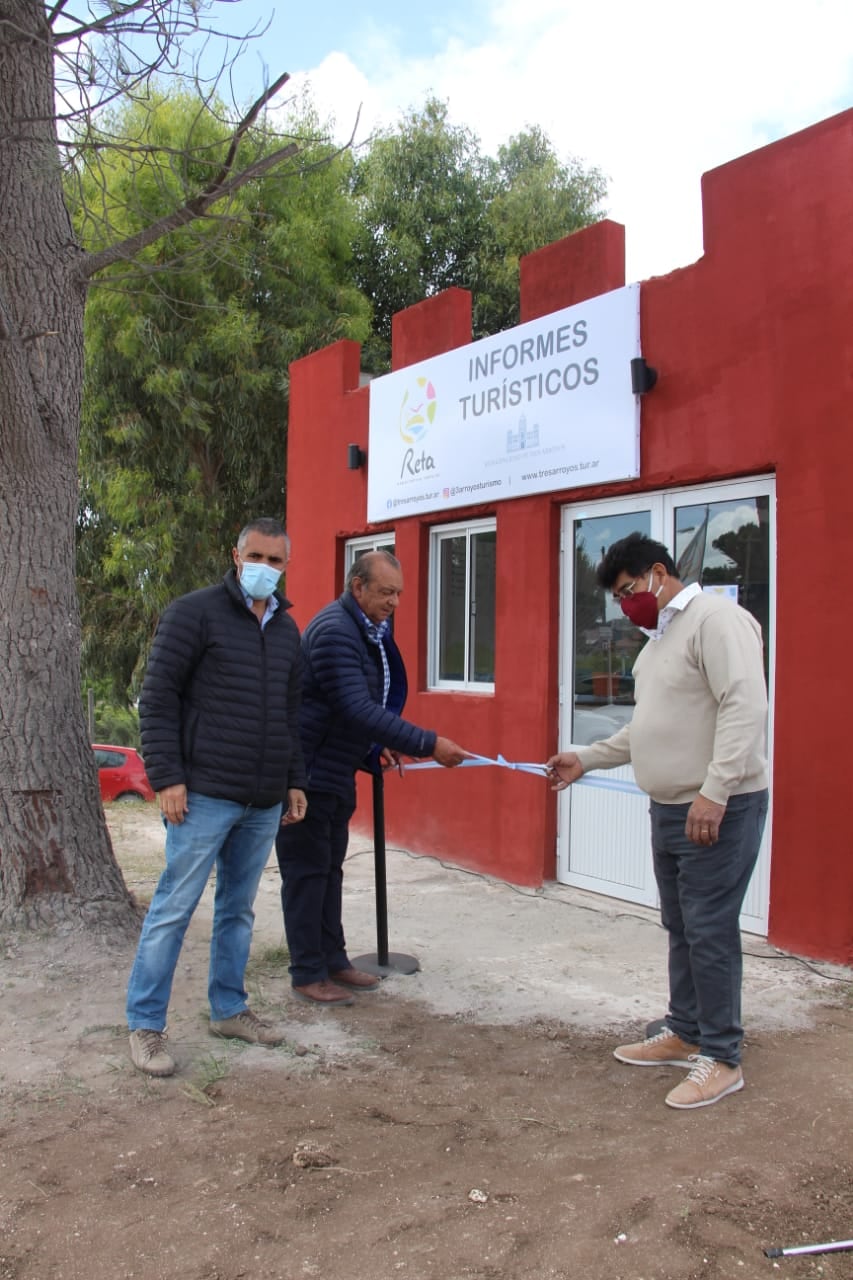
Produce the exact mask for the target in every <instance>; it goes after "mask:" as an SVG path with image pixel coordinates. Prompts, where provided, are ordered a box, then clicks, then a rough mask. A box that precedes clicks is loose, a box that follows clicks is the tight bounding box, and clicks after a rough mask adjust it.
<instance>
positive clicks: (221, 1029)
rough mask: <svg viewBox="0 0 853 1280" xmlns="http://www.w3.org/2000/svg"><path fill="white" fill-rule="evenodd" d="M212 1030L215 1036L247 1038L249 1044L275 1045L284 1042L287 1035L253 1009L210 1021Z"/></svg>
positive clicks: (237, 1038)
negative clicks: (221, 1019) (222, 1019)
mask: <svg viewBox="0 0 853 1280" xmlns="http://www.w3.org/2000/svg"><path fill="white" fill-rule="evenodd" d="M210 1030H211V1031H212V1032H213V1034H214V1035H215V1036H223V1037H226V1038H228V1039H231V1040H247V1041H248V1042H249V1044H266V1045H270V1046H271V1047H274V1046H275V1045H277V1044H283V1043H284V1040H285V1037H284V1036H283V1035H282V1033H281V1032H280V1031H276V1029H275V1027H274V1026H273V1025H272V1023H271V1022H265V1021H264V1019H263V1018H259V1017H258V1015H257V1014H256V1013H254V1012H253V1011H252V1010H251V1009H244V1010H243V1011H242V1013H235V1014H234V1017H233V1018H225V1019H224V1021H222V1022H214V1021H213V1019H211V1021H210Z"/></svg>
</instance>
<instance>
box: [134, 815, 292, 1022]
mask: <svg viewBox="0 0 853 1280" xmlns="http://www.w3.org/2000/svg"><path fill="white" fill-rule="evenodd" d="M187 807H188V809H189V812H188V813H187V815H186V817H185V818H184V821H183V822H182V823H179V824H175V823H172V822H169V823H166V869H165V871H164V872H163V874H162V875H161V876H160V880H159V882H158V884H157V888H156V890H155V892H154V897H153V898H152V899H151V906H150V907H149V908H148V914H147V915H146V917H145V923H144V924H143V926H142V933H141V935H140V938H139V946H138V948H137V951H136V959H135V960H134V962H133V969H132V970H131V973H130V982H129V983H128V988H127V1023H128V1026H129V1027H130V1030H131V1031H136V1030H138V1029H139V1028H141V1027H145V1028H147V1029H149V1030H151V1031H162V1030H163V1029H164V1028H165V1026H166V1010H167V1009H168V1006H169V996H170V994H171V991H172V979H173V977H174V974H175V967H176V965H177V963H178V956H179V955H180V951H181V945H182V944H183V941H184V934H185V933H186V931H187V926H188V924H189V922H190V919H191V917H192V914H193V912H194V911H195V909H196V907H197V906H198V901H199V898H200V897H201V895H202V893H203V892H204V887H205V885H206V884H207V881H208V878H209V876H210V873H211V871H212V870H213V867H214V865H215V866H216V893H215V895H214V900H213V930H212V933H211V937H210V972H209V978H208V988H207V994H208V999H209V1001H210V1013H211V1017H212V1018H213V1019H214V1020H215V1021H217V1022H220V1021H224V1020H225V1019H226V1018H233V1017H234V1016H235V1015H236V1014H238V1013H242V1011H243V1010H244V1009H245V1008H246V1002H247V996H246V992H245V989H244V987H243V977H244V974H245V972H246V962H247V961H248V959H249V948H250V946H251V943H252V925H253V924H254V920H255V913H254V911H253V909H252V906H253V903H254V901H255V895H256V894H257V892H258V884H259V883H260V879H261V873H262V872H263V869H264V867H265V866H266V863H267V858H268V857H269V854H270V850H271V848H272V843H273V840H274V839H275V834H276V832H277V831H278V827H279V823H280V821H281V805H280V804H276V805H273V806H272V807H271V808H268V809H253V808H252V807H251V806H250V805H242V804H234V803H233V802H232V801H230V800H215V799H213V798H212V797H211V796H203V795H200V794H199V793H198V792H197V791H191V792H189V794H188V796H187Z"/></svg>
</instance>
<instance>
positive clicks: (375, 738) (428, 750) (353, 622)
mask: <svg viewBox="0 0 853 1280" xmlns="http://www.w3.org/2000/svg"><path fill="white" fill-rule="evenodd" d="M384 643H385V652H386V654H387V656H388V665H389V668H390V672H391V693H390V694H389V701H388V706H387V707H383V705H382V685H383V675H382V658H381V656H380V653H379V650H378V648H377V646H376V645H375V644H371V643H370V641H369V640H368V638H367V634H366V632H365V628H364V621H363V619H362V616H361V610H360V609H359V607H358V605H357V604H356V602H355V600H354V599H353V596H352V595H351V593H350V592H349V591H345V592H344V594H343V595H342V596H340V597H339V598H338V599H337V600H335V601H334V602H333V603H332V604H329V605H326V608H325V609H321V610H320V612H319V613H318V614H317V615H316V617H314V618H312V620H311V621H310V622H309V623H308V626H307V627H306V628H305V632H304V634H303V637H302V653H303V657H304V660H305V661H304V668H303V675H304V685H303V690H302V716H301V724H302V747H303V750H304V752H305V767H306V770H307V773H308V788H309V790H310V791H330V792H332V793H333V794H334V795H338V796H342V797H343V798H344V799H349V800H351V799H352V798H353V796H354V791H355V781H354V776H355V771H356V769H358V768H368V769H370V768H371V761H370V759H369V756H370V749H371V746H372V745H374V744H375V745H378V746H380V747H391V748H392V749H393V750H395V751H399V752H401V753H402V754H404V755H407V756H431V755H432V753H433V751H434V750H435V737H436V735H435V734H434V733H433V732H432V730H431V729H419V728H418V727H417V725H414V724H410V723H409V721H408V720H403V719H401V717H400V716H399V715H398V714H397V712H400V711H402V710H403V706H404V705H405V701H406V691H407V689H406V672H405V668H404V666H403V659H402V658H401V657H400V651H399V649H398V648H397V646H396V644H395V643H394V640H393V638H392V637H391V636H386V637H385V642H384ZM374 760H375V756H374Z"/></svg>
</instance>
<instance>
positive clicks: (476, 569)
mask: <svg viewBox="0 0 853 1280" xmlns="http://www.w3.org/2000/svg"><path fill="white" fill-rule="evenodd" d="M496 546H497V533H496V531H495V530H494V529H488V530H483V532H482V533H473V534H472V535H471V634H470V642H469V644H470V651H469V654H468V679H469V680H472V681H476V682H481V683H485V684H493V683H494V679H495V578H496V563H495V549H496Z"/></svg>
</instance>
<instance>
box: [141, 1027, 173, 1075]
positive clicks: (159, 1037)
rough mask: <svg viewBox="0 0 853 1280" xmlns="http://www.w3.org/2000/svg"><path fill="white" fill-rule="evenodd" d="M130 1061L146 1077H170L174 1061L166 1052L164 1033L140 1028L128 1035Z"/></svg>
mask: <svg viewBox="0 0 853 1280" xmlns="http://www.w3.org/2000/svg"><path fill="white" fill-rule="evenodd" d="M130 1060H131V1062H132V1063H133V1065H134V1066H135V1067H138V1069H139V1070H140V1071H144V1072H145V1074H146V1075H147V1076H170V1075H172V1073H173V1072H174V1070H175V1059H174V1058H172V1057H171V1056H170V1055H169V1054H168V1053H167V1052H166V1032H165V1031H149V1030H148V1028H147V1027H140V1028H139V1030H137V1031H131V1033H130Z"/></svg>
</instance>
